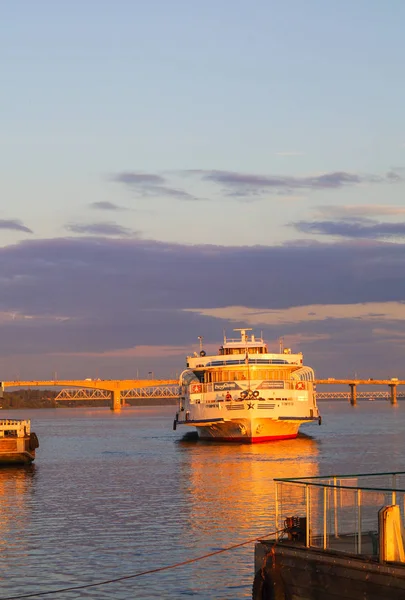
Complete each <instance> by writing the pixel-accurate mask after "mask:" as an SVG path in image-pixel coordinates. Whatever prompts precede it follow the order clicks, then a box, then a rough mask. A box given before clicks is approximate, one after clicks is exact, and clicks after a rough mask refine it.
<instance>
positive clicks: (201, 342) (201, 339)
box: [198, 335, 204, 352]
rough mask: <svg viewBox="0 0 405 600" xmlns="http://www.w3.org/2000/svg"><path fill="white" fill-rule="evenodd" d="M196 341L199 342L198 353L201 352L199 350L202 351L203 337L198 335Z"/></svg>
mask: <svg viewBox="0 0 405 600" xmlns="http://www.w3.org/2000/svg"><path fill="white" fill-rule="evenodd" d="M198 339H199V341H200V352H201V350H202V349H203V339H204V338H203V336H202V335H199V336H198Z"/></svg>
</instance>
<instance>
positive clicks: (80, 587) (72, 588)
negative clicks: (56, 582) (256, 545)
mask: <svg viewBox="0 0 405 600" xmlns="http://www.w3.org/2000/svg"><path fill="white" fill-rule="evenodd" d="M283 531H285V529H279V530H278V531H272V532H271V533H267V534H266V535H265V536H263V535H261V536H260V537H256V538H252V539H250V540H246V541H245V542H240V543H239V544H233V545H232V546H228V547H227V548H222V550H214V551H213V552H209V553H208V554H203V555H202V556H197V557H196V558H189V559H188V560H183V561H182V562H178V563H175V564H172V565H166V566H164V567H157V568H156V569H149V570H147V571H141V572H139V573H134V574H132V575H122V576H121V577H116V578H114V579H105V580H104V581H97V582H96V583H85V584H83V585H73V586H70V587H65V588H59V589H55V590H48V591H46V592H36V593H31V594H21V595H19V596H2V598H1V600H21V599H23V598H38V597H39V596H47V595H50V594H61V593H62V592H74V591H76V590H85V589H88V588H92V587H98V586H102V585H109V584H111V583H118V582H120V581H126V580H127V579H136V578H137V577H142V576H143V575H150V574H152V573H160V572H162V571H169V570H170V569H177V568H178V567H184V566H185V565H190V564H192V563H196V562H198V561H200V560H204V559H205V558H209V557H210V556H215V555H216V554H223V553H224V552H229V551H230V550H235V548H241V547H242V546H247V545H248V544H252V543H253V542H259V541H260V540H263V539H265V538H266V537H267V536H271V535H276V534H277V533H282V532H283Z"/></svg>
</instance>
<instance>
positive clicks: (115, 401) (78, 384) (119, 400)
mask: <svg viewBox="0 0 405 600" xmlns="http://www.w3.org/2000/svg"><path fill="white" fill-rule="evenodd" d="M171 386H176V389H177V390H178V388H179V382H178V380H177V379H58V380H55V379H54V380H51V379H49V380H43V381H39V380H37V381H35V380H33V381H3V382H2V383H1V386H0V387H1V389H5V388H31V387H43V388H50V387H61V388H81V389H89V390H95V391H103V392H108V393H109V397H110V399H111V410H113V411H118V410H121V407H122V404H123V400H125V392H128V391H131V392H132V391H134V390H136V389H138V390H139V389H144V388H157V387H159V388H160V387H163V388H165V387H166V388H167V387H171ZM122 392H124V395H122ZM177 394H178V391H177ZM126 397H127V398H129V397H130V396H126ZM138 397H139V396H138ZM156 397H159V396H155V398H156ZM88 399H89V400H90V399H93V398H88Z"/></svg>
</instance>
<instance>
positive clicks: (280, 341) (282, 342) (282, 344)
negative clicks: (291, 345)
mask: <svg viewBox="0 0 405 600" xmlns="http://www.w3.org/2000/svg"><path fill="white" fill-rule="evenodd" d="M278 341H279V344H280V354H283V346H284V338H283V337H281V338H279V340H278Z"/></svg>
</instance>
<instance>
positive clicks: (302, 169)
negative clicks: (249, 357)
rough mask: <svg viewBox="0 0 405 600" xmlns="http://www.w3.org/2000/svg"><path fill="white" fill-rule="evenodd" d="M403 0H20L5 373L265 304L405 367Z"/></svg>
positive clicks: (81, 364)
mask: <svg viewBox="0 0 405 600" xmlns="http://www.w3.org/2000/svg"><path fill="white" fill-rule="evenodd" d="M404 23H405V3H404V2H403V0H389V1H388V2H382V1H381V0H356V2H353V0H330V1H328V2H325V0H305V2H303V1H302V0H215V2H214V0H204V2H202V1H201V0H194V1H193V2H190V0H171V2H168V0H165V1H164V0H148V1H147V2H146V1H142V0H80V1H79V0H69V1H66V0H59V1H58V2H55V1H54V0H36V1H35V2H32V0H3V2H1V3H0V73H1V94H0V169H1V176H0V380H14V379H47V378H49V377H53V376H54V375H55V374H56V375H57V377H58V378H60V379H62V378H82V377H100V378H135V377H142V378H143V377H150V376H151V373H153V376H155V377H158V378H165V377H175V376H177V375H178V374H179V373H180V372H181V371H182V370H183V368H184V367H185V356H186V355H187V354H190V353H192V352H194V351H195V350H197V349H198V347H199V342H198V336H203V338H204V347H205V348H206V349H207V351H209V352H210V351H216V349H217V347H218V346H219V345H220V344H221V343H222V336H223V331H224V330H225V331H226V334H227V335H228V336H232V334H233V331H232V330H233V329H234V328H238V327H243V326H247V327H251V328H252V329H253V332H255V333H256V334H260V332H263V336H264V338H265V339H266V340H267V341H268V343H269V347H270V349H272V350H274V351H276V350H277V348H278V347H279V344H278V340H279V338H280V337H283V338H284V345H285V346H288V347H291V348H292V350H293V351H295V352H303V353H304V362H305V363H306V364H308V365H309V366H312V367H313V368H314V369H315V372H316V376H317V377H319V378H321V377H353V376H358V377H366V378H368V377H374V378H376V377H388V378H390V377H402V378H405V345H404V342H405V277H404V275H405V268H404V267H405V196H404V192H405V111H404V106H405V79H404V77H403V73H404V72H405V36H404V35H403V25H404Z"/></svg>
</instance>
